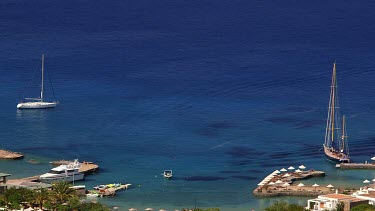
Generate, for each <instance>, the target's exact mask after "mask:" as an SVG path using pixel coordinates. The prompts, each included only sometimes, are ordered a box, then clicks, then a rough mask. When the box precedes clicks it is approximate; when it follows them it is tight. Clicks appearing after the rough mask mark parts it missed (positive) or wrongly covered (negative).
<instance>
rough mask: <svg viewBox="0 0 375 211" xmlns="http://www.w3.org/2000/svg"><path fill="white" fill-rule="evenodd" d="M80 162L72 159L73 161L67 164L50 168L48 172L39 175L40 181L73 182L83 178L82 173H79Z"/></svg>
mask: <svg viewBox="0 0 375 211" xmlns="http://www.w3.org/2000/svg"><path fill="white" fill-rule="evenodd" d="M79 168H80V164H79V162H78V160H77V159H76V160H74V162H73V163H69V164H68V165H60V166H58V167H55V168H53V169H51V171H50V172H48V173H45V174H42V175H40V176H39V181H40V182H45V183H53V182H58V181H67V182H74V181H77V180H83V179H84V176H85V175H84V174H82V173H79Z"/></svg>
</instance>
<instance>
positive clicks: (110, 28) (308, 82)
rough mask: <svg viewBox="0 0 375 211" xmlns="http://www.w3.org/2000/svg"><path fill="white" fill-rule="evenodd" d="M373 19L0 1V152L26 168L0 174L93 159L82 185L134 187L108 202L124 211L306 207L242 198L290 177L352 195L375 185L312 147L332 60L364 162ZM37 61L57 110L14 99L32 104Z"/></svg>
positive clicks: (247, 5) (273, 10)
mask: <svg viewBox="0 0 375 211" xmlns="http://www.w3.org/2000/svg"><path fill="white" fill-rule="evenodd" d="M374 9H375V3H374V2H373V1H361V2H356V1H339V0H332V1H328V2H327V1H321V0H318V1H309V2H306V1H272V2H271V1H247V0H232V1H223V0H215V1H214V0H212V1H211V0H210V1H207V0H200V1H186V0H184V1H183V0H177V1H176V0H165V1H154V0H148V1H147V0H140V1H128V0H122V1H121V0H113V1H103V0H97V1H89V0H79V1H77V0H65V1H57V0H48V1H47V0H2V1H1V2H0V47H1V51H0V73H1V74H0V84H1V88H0V98H1V100H0V108H1V112H0V118H1V121H0V147H1V148H6V149H10V150H14V151H20V152H23V153H25V154H26V158H25V159H24V160H20V161H0V171H1V172H8V173H11V174H12V178H19V177H23V176H31V175H35V174H40V173H43V172H45V171H48V170H49V168H50V166H49V164H48V161H50V160H56V159H74V158H79V159H80V160H88V161H93V162H95V163H98V164H99V165H100V167H101V171H100V172H99V173H98V174H95V175H92V176H89V177H87V179H86V180H85V181H84V182H83V183H82V184H85V185H86V186H87V187H89V188H90V187H92V186H94V185H97V184H102V183H113V182H125V181H127V182H129V183H132V184H133V187H134V188H132V189H129V190H127V191H124V192H121V193H119V195H118V196H117V197H115V198H110V199H103V202H104V203H107V204H108V205H110V206H119V207H120V209H122V210H128V209H129V208H130V207H138V208H145V207H154V208H167V209H169V210H172V209H174V208H182V207H193V206H194V204H195V203H196V204H197V206H200V207H220V208H221V209H222V210H224V211H231V210H233V211H236V210H251V209H255V210H262V209H263V208H265V207H266V206H268V205H270V204H271V203H272V202H274V201H275V200H287V201H291V202H296V203H300V204H302V205H305V204H306V198H295V197H281V198H271V199H257V198H254V197H253V196H252V195H251V192H252V190H253V189H254V188H255V187H256V186H257V184H258V183H259V182H260V181H261V180H262V179H263V177H264V176H266V175H268V174H269V173H270V172H272V171H274V170H275V169H281V168H283V167H288V166H290V165H293V166H299V165H301V164H304V165H305V166H307V167H308V168H314V169H319V170H323V171H326V173H327V176H326V177H325V178H319V179H314V180H308V181H306V182H305V183H306V184H313V183H315V182H317V183H319V184H321V185H326V184H329V183H332V184H333V185H335V186H336V187H347V186H352V187H358V186H360V185H361V184H362V181H363V180H364V179H373V178H375V172H373V171H360V172H358V171H340V170H337V169H335V168H334V165H333V164H332V163H330V162H328V161H327V160H326V159H325V158H324V156H323V153H322V151H319V150H320V149H321V146H322V144H323V141H324V132H325V123H326V122H325V121H326V115H327V106H328V99H329V90H330V87H329V86H330V77H331V71H332V63H333V62H334V61H336V62H337V71H338V85H339V99H340V108H341V112H342V113H345V114H346V115H347V117H348V125H347V129H348V134H349V142H350V148H351V153H352V154H351V155H352V159H354V160H357V161H360V162H362V161H364V160H369V159H370V158H371V157H372V156H374V155H375V131H374V129H373V127H374V126H375V123H374V119H375V106H374V105H375V98H374V97H373V93H374V91H375V85H374V82H375V71H374V70H375V59H374V58H375V52H374V49H375V39H374V34H375V25H374V24H373V23H374V22H375V16H374V15H373V11H374ZM43 53H44V54H45V69H46V72H47V73H48V75H49V77H48V78H50V79H52V84H53V86H54V87H53V88H54V90H55V93H56V97H57V99H58V100H59V101H60V105H59V106H58V107H57V108H55V109H50V110H22V111H19V110H17V109H16V104H17V102H18V100H19V99H20V97H21V96H22V95H26V96H37V94H38V87H37V86H36V84H37V82H38V77H37V75H36V74H38V72H39V70H40V57H41V54H43ZM46 92H47V93H46V94H47V96H49V97H51V96H52V95H51V87H50V84H49V83H48V84H47V87H46ZM30 159H36V160H39V161H40V162H41V163H40V164H30V163H29V162H27V161H28V160H30ZM165 169H172V170H173V172H174V179H173V180H171V181H166V180H164V179H163V178H162V176H161V175H160V174H161V173H162V172H163V171H164V170H165ZM187 178H189V179H187Z"/></svg>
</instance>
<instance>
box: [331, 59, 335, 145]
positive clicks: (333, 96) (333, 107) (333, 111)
mask: <svg viewBox="0 0 375 211" xmlns="http://www.w3.org/2000/svg"><path fill="white" fill-rule="evenodd" d="M331 89H332V90H331V93H332V105H331V106H332V108H331V136H332V137H331V138H332V139H331V141H332V143H333V142H334V140H335V139H334V136H335V101H336V99H335V98H336V96H335V91H336V63H333V73H332V87H331Z"/></svg>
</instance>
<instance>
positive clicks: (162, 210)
mask: <svg viewBox="0 0 375 211" xmlns="http://www.w3.org/2000/svg"><path fill="white" fill-rule="evenodd" d="M159 211H167V210H165V209H161V210H159Z"/></svg>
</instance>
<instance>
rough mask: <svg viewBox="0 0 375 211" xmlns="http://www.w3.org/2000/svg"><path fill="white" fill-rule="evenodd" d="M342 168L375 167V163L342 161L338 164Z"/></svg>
mask: <svg viewBox="0 0 375 211" xmlns="http://www.w3.org/2000/svg"><path fill="white" fill-rule="evenodd" d="M336 167H337V168H340V169H375V163H340V164H336Z"/></svg>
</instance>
